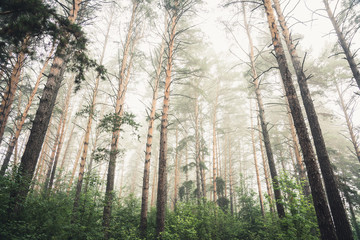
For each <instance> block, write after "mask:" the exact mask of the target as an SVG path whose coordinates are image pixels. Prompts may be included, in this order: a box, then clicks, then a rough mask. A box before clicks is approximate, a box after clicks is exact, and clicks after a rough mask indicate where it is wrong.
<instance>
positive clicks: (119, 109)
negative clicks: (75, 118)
mask: <svg viewBox="0 0 360 240" xmlns="http://www.w3.org/2000/svg"><path fill="white" fill-rule="evenodd" d="M137 8H138V2H134V3H133V7H132V15H131V20H130V24H129V28H128V32H127V35H126V41H125V47H124V52H123V59H122V62H121V67H120V76H119V87H118V93H117V97H116V106H115V116H116V117H120V118H121V117H122V113H123V111H124V109H123V104H122V102H123V101H124V98H125V92H126V91H125V90H126V86H125V85H126V82H125V81H126V80H127V78H126V72H125V71H126V67H127V66H129V67H128V68H130V66H131V63H130V64H128V61H127V58H128V56H129V51H130V44H131V36H132V31H133V25H134V21H135V15H136V12H137ZM119 136H120V126H117V127H116V129H114V130H113V132H112V138H111V148H110V161H109V167H108V172H107V181H106V190H105V205H104V211H103V227H104V238H105V239H109V238H110V234H109V227H110V218H111V208H112V200H113V191H114V181H115V168H116V156H117V152H118V143H119Z"/></svg>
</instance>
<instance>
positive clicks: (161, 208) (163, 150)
mask: <svg viewBox="0 0 360 240" xmlns="http://www.w3.org/2000/svg"><path fill="white" fill-rule="evenodd" d="M172 13H173V15H172V17H171V25H170V36H169V42H168V58H167V63H166V78H165V93H164V101H163V110H162V116H161V130H160V151H159V171H158V191H157V202H156V209H157V213H156V234H157V236H158V237H161V233H162V232H164V230H165V211H166V202H167V201H166V199H167V169H166V162H167V128H168V112H169V103H170V85H171V73H172V67H173V53H174V43H175V36H176V23H177V20H178V18H177V11H176V10H173V12H172Z"/></svg>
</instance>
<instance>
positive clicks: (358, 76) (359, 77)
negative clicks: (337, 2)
mask: <svg viewBox="0 0 360 240" xmlns="http://www.w3.org/2000/svg"><path fill="white" fill-rule="evenodd" d="M323 2H324V5H325V9H326V12H327V14H328V16H329V18H330V21H331V23H332V25H333V27H334V30H335V32H336V35H337V37H338V41H339V44H340V46H341V47H342V49H343V50H344V54H345V56H346V60H347V62H348V64H349V66H350V69H351V72H352V74H353V77H354V78H355V81H356V83H357V85H358V87H359V89H360V71H359V68H358V65H357V64H356V62H355V54H356V53H355V54H353V53H352V52H351V50H350V44H349V43H347V42H346V40H345V36H344V34H343V33H342V31H341V30H340V27H339V24H338V22H337V21H336V19H335V17H334V15H333V13H332V11H331V9H330V6H329V2H328V0H323Z"/></svg>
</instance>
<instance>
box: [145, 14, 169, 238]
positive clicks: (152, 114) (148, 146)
mask: <svg viewBox="0 0 360 240" xmlns="http://www.w3.org/2000/svg"><path fill="white" fill-rule="evenodd" d="M164 25H165V29H166V28H167V17H166V16H165V24H164ZM164 51H165V40H164V39H163V40H162V42H161V47H160V52H159V59H158V63H157V69H156V77H155V83H154V88H153V89H154V90H153V98H152V103H151V112H150V119H149V126H148V134H147V139H146V149H145V163H144V176H143V187H142V195H141V196H142V197H141V214H140V231H141V235H142V236H143V237H145V236H146V229H147V212H148V205H149V204H148V201H149V200H148V199H149V178H150V160H151V148H152V140H153V129H154V121H155V113H156V103H157V98H158V89H159V82H160V75H161V67H162V63H163V56H164ZM154 176H155V174H154ZM153 186H154V185H153ZM153 189H154V187H153ZM153 196H154V193H153V194H152V197H153ZM151 200H152V201H151V202H153V199H151Z"/></svg>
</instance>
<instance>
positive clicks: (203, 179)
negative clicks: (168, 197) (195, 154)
mask: <svg viewBox="0 0 360 240" xmlns="http://www.w3.org/2000/svg"><path fill="white" fill-rule="evenodd" d="M202 122H203V121H202V118H200V131H201V135H202V136H203V132H202V129H203V128H202ZM202 143H203V141H202V140H200V151H201V158H200V162H201V165H200V177H201V189H202V196H203V197H204V198H206V175H205V151H204V146H203V144H202Z"/></svg>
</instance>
